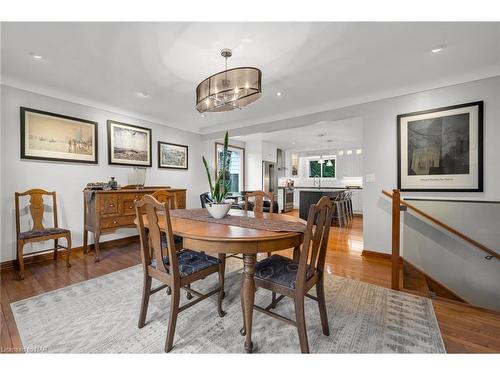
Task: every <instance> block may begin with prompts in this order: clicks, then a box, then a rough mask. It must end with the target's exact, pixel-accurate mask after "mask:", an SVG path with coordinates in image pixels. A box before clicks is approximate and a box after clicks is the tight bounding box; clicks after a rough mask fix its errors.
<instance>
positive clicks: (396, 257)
mask: <svg viewBox="0 0 500 375" xmlns="http://www.w3.org/2000/svg"><path fill="white" fill-rule="evenodd" d="M382 193H383V194H384V195H386V196H388V197H389V198H391V199H392V253H391V288H392V289H394V290H400V289H401V285H402V272H401V271H402V269H401V256H400V238H401V226H400V223H401V211H406V210H407V209H409V210H412V211H413V212H415V213H416V214H418V215H420V216H421V217H423V218H425V219H427V220H429V221H430V222H432V223H433V224H435V225H437V226H438V227H440V228H442V229H444V230H446V231H447V232H450V233H452V234H453V235H455V236H457V237H459V238H461V239H462V240H464V241H465V242H467V243H469V244H471V245H472V246H474V247H476V248H478V249H481V250H482V251H484V252H485V253H487V254H488V255H486V256H485V259H487V260H491V259H493V258H497V259H500V254H499V253H497V252H496V251H494V250H492V249H490V248H489V247H487V246H485V245H483V244H481V243H479V242H477V241H476V240H474V239H472V238H470V237H469V236H467V235H465V234H464V233H462V232H460V231H458V230H457V229H455V228H453V227H451V226H449V225H448V224H445V223H443V222H442V221H441V220H438V219H436V218H434V217H433V216H431V215H429V214H427V213H426V212H424V211H422V210H421V209H419V208H417V207H415V206H414V205H412V204H411V203H408V202H407V201H405V200H404V199H401V192H400V191H399V189H393V190H392V193H390V192H388V191H386V190H382Z"/></svg>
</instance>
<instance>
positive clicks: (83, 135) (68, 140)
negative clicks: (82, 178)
mask: <svg viewBox="0 0 500 375" xmlns="http://www.w3.org/2000/svg"><path fill="white" fill-rule="evenodd" d="M20 110H21V111H20V112H21V159H35V160H46V161H62V162H70V163H90V164H97V163H98V152H97V150H98V149H97V122H94V121H89V120H83V119H80V118H76V117H71V116H65V115H60V114H57V113H52V112H46V111H40V110H37V109H32V108H26V107H21V108H20Z"/></svg>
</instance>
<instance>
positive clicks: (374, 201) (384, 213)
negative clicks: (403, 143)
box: [204, 77, 500, 253]
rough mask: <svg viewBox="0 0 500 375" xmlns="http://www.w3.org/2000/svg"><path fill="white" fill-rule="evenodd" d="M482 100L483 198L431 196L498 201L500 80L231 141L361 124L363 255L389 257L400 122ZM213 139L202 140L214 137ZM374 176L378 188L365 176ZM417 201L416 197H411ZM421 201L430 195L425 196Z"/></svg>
mask: <svg viewBox="0 0 500 375" xmlns="http://www.w3.org/2000/svg"><path fill="white" fill-rule="evenodd" d="M478 100H483V101H484V104H485V107H484V110H485V113H484V155H485V162H484V193H432V196H448V197H450V196H452V197H459V196H461V197H467V198H468V199H479V200H500V189H499V185H500V168H499V167H498V165H499V164H500V147H498V145H499V141H498V140H499V139H500V77H493V78H488V79H483V80H479V81H473V82H467V83H463V84H458V85H453V86H449V87H443V88H439V89H434V90H428V91H422V92H418V93H415V94H410V95H404V96H399V97H395V98H391V99H384V100H379V101H374V102H371V103H366V104H360V105H355V106H349V107H344V108H340V109H336V110H331V111H324V112H317V113H313V114H310V115H306V116H299V117H295V118H290V119H285V120H279V121H274V122H268V123H263V124H258V125H253V126H249V127H245V128H239V129H235V130H234V131H233V135H246V134H252V133H264V132H267V131H273V130H283V129H289V128H294V127H300V126H307V125H310V124H313V123H316V122H318V121H336V120H341V119H345V118H349V117H361V118H362V119H363V147H362V148H363V169H364V173H365V181H364V183H363V214H364V222H363V231H364V233H363V234H364V246H365V249H368V250H373V251H379V252H384V253H389V252H390V249H391V225H390V219H391V217H390V205H389V202H388V201H387V200H386V199H385V198H383V197H382V193H381V191H382V189H389V190H390V189H393V188H395V187H396V186H397V180H396V176H397V175H396V160H397V151H396V116H397V115H398V114H402V113H408V112H414V111H420V110H424V109H431V108H437V107H443V106H448V105H454V104H461V103H467V102H473V101H478ZM213 136H214V135H213V134H210V135H206V136H204V137H213ZM368 173H371V174H375V177H376V181H375V182H374V183H367V182H366V174H368ZM412 195H417V194H412ZM420 195H429V193H427V194H425V193H421V194H420Z"/></svg>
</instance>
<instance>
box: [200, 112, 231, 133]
mask: <svg viewBox="0 0 500 375" xmlns="http://www.w3.org/2000/svg"><path fill="white" fill-rule="evenodd" d="M200 117H201V118H205V114H204V113H202V114H201V115H200ZM233 138H234V137H233Z"/></svg>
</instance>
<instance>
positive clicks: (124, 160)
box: [108, 120, 151, 167]
mask: <svg viewBox="0 0 500 375" xmlns="http://www.w3.org/2000/svg"><path fill="white" fill-rule="evenodd" d="M108 163H109V164H116V165H133V166H142V167H151V129H148V128H143V127H141V126H136V125H130V124H124V123H122V122H118V121H112V120H108Z"/></svg>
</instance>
